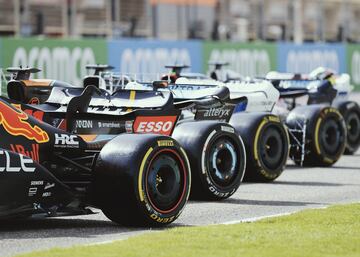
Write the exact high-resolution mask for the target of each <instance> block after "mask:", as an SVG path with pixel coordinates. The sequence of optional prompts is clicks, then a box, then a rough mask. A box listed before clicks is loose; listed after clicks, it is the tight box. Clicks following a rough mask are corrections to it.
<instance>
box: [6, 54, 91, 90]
mask: <svg viewBox="0 0 360 257" xmlns="http://www.w3.org/2000/svg"><path fill="white" fill-rule="evenodd" d="M89 63H96V59H95V54H94V52H93V49H92V48H90V47H85V48H80V47H75V48H74V49H70V48H68V47H54V48H49V47H32V48H31V49H29V50H28V49H26V48H25V47H18V48H17V49H16V50H15V52H14V55H13V57H12V66H14V67H19V66H20V65H22V66H29V67H40V68H41V69H42V70H41V71H40V72H39V73H38V74H35V75H34V77H35V78H37V77H39V78H43V77H52V78H57V79H59V80H64V81H69V82H70V83H75V84H77V83H81V78H82V77H84V76H86V71H85V68H83V67H85V65H86V64H89ZM79 67H80V69H79Z"/></svg>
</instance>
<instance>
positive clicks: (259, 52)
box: [209, 48, 271, 77]
mask: <svg viewBox="0 0 360 257" xmlns="http://www.w3.org/2000/svg"><path fill="white" fill-rule="evenodd" d="M270 58H271V57H270V55H269V53H268V51H267V50H265V49H231V48H230V49H222V50H220V49H214V50H212V51H211V53H210V58H209V59H210V60H211V61H219V60H220V61H225V62H228V63H229V64H230V68H231V69H232V70H234V71H236V72H239V73H240V74H242V75H245V76H251V77H254V76H263V75H265V74H266V73H267V72H269V71H270V70H271V59H270Z"/></svg>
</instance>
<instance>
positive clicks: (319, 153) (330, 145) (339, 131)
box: [286, 105, 346, 166]
mask: <svg viewBox="0 0 360 257" xmlns="http://www.w3.org/2000/svg"><path fill="white" fill-rule="evenodd" d="M304 121H306V122H307V124H306V144H305V156H304V162H303V165H304V166H331V165H333V164H334V163H335V162H337V161H338V160H339V159H340V157H341V155H342V154H343V153H344V150H345V144H346V127H345V122H344V118H343V116H342V115H341V114H340V112H339V111H338V110H337V109H335V108H332V107H326V106H324V105H310V106H299V107H296V108H295V109H294V110H292V111H291V112H290V113H289V115H288V116H287V119H286V125H287V126H288V127H289V129H301V128H300V127H299V124H303V122H304ZM293 135H294V136H291V137H290V140H291V143H292V148H291V151H290V156H291V158H292V159H293V160H294V161H295V163H296V164H298V165H299V164H301V161H300V160H301V147H300V146H298V145H297V143H296V139H297V140H298V141H299V142H302V136H303V134H302V133H294V134H293ZM295 138H296V139H295Z"/></svg>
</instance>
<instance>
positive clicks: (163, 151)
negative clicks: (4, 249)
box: [0, 98, 191, 226]
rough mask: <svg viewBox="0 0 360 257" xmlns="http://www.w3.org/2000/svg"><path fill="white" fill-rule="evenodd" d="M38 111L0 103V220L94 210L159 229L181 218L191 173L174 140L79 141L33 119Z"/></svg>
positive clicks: (151, 136)
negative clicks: (92, 208) (0, 138)
mask: <svg viewBox="0 0 360 257" xmlns="http://www.w3.org/2000/svg"><path fill="white" fill-rule="evenodd" d="M23 110H25V111H23ZM37 112H38V113H37ZM40 112H41V113H40ZM70 112H71V111H70V110H68V111H67V112H66V115H69V114H70ZM29 113H32V114H34V116H32V115H29ZM43 114H44V112H42V111H41V110H40V109H31V108H28V106H27V105H24V104H21V103H18V104H15V103H14V102H9V101H8V100H7V99H5V98H1V99H0V135H1V137H2V140H1V142H0V193H1V197H0V219H14V218H25V217H28V216H31V215H33V214H38V215H46V216H58V215H78V214H88V213H91V211H90V210H89V209H88V207H96V208H99V209H101V210H102V211H103V212H104V214H105V215H106V216H107V217H108V218H109V219H111V220H112V221H114V222H116V223H120V224H124V225H151V226H160V225H165V224H168V223H171V222H173V221H174V220H175V219H176V218H177V217H178V216H179V215H180V213H181V211H182V210H183V208H184V206H185V203H186V201H187V199H188V196H189V192H190V183H191V182H190V181H191V180H190V175H191V174H190V164H189V161H188V158H187V156H186V153H185V151H184V150H183V149H182V148H181V147H180V146H179V144H178V142H177V141H176V140H175V139H173V138H171V137H169V136H163V135H154V134H129V133H128V134H125V133H124V134H121V135H118V136H115V137H112V138H108V139H103V140H94V141H91V142H90V141H89V142H86V141H85V140H84V138H85V136H80V135H79V134H77V133H71V132H68V131H66V130H61V129H59V128H56V127H53V126H50V125H49V124H47V123H45V122H43V121H40V120H39V119H40V116H42V115H43ZM146 114H148V115H149V114H150V112H148V113H146ZM146 114H144V113H142V112H141V111H140V112H138V111H133V112H132V113H131V114H130V115H132V116H136V117H138V118H141V117H147V116H146ZM71 115H72V117H73V118H77V117H76V113H72V114H71ZM79 115H81V114H79ZM156 115H157V116H158V117H161V116H160V115H159V114H156ZM174 116H175V118H176V114H174ZM35 117H36V118H35ZM97 117H99V116H96V117H95V116H94V117H93V119H92V120H91V119H90V117H88V120H91V121H93V122H95V119H96V118H97ZM119 119H122V120H127V119H128V116H126V115H124V116H121V117H120V118H119Z"/></svg>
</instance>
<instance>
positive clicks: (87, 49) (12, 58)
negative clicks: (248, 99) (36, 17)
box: [0, 38, 360, 91]
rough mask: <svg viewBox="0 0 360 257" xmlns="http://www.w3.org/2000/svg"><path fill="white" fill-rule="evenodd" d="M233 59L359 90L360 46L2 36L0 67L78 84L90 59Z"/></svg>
mask: <svg viewBox="0 0 360 257" xmlns="http://www.w3.org/2000/svg"><path fill="white" fill-rule="evenodd" d="M214 60H216V61H219V60H221V61H226V62H229V64H230V66H229V69H233V70H235V71H237V72H239V73H241V74H243V75H245V76H252V77H254V76H264V75H265V74H266V73H267V72H268V71H270V70H278V71H282V72H303V73H307V72H310V71H311V70H313V69H314V68H316V67H318V66H325V67H329V68H332V69H334V70H336V71H337V72H346V73H349V74H350V75H351V77H352V83H353V84H354V85H355V88H356V90H358V91H360V44H338V43H337V44H326V43H322V44H319V43H305V44H301V45H296V44H292V43H282V42H280V43H265V42H251V43H231V42H211V41H197V40H191V41H190V40H189V41H164V40H151V39H121V40H105V39H78V40H75V39H74V40H70V39H69V40H62V39H35V38H26V39H21V38H0V68H3V69H4V68H6V67H9V66H20V65H22V66H29V67H30V66H31V67H38V68H40V69H42V71H41V72H40V73H38V74H36V75H35V76H34V77H37V78H45V77H46V78H52V79H59V80H64V81H67V82H69V83H72V84H75V85H79V84H81V79H82V78H83V77H84V76H85V75H86V74H87V72H86V70H85V65H86V64H89V63H98V64H99V63H109V64H111V65H113V66H114V67H115V68H116V71H120V72H123V73H163V72H166V69H165V68H164V65H166V64H172V63H178V64H189V65H191V68H190V69H189V71H191V72H204V73H207V72H208V62H209V61H214Z"/></svg>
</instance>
